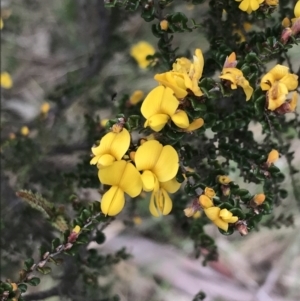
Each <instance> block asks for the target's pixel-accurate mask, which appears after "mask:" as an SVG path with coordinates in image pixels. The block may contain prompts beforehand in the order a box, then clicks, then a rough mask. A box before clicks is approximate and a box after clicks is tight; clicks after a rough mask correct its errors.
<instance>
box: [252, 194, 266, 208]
mask: <svg viewBox="0 0 300 301" xmlns="http://www.w3.org/2000/svg"><path fill="white" fill-rule="evenodd" d="M265 199H266V196H265V194H263V193H259V194H256V195H255V196H254V197H253V198H252V201H253V202H254V203H255V204H256V205H257V206H260V205H261V204H262V203H263V202H264V201H265Z"/></svg>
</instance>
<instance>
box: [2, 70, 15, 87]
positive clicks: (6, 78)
mask: <svg viewBox="0 0 300 301" xmlns="http://www.w3.org/2000/svg"><path fill="white" fill-rule="evenodd" d="M0 83H1V87H2V88H3V89H10V88H11V87H12V86H13V81H12V79H11V76H10V75H9V73H7V72H1V76H0Z"/></svg>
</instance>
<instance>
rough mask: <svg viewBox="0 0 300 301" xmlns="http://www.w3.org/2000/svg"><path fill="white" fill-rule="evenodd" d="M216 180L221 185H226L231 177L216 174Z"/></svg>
mask: <svg viewBox="0 0 300 301" xmlns="http://www.w3.org/2000/svg"><path fill="white" fill-rule="evenodd" d="M217 180H218V182H219V183H220V184H223V185H228V184H229V183H230V182H231V179H230V178H229V177H228V176H218V177H217Z"/></svg>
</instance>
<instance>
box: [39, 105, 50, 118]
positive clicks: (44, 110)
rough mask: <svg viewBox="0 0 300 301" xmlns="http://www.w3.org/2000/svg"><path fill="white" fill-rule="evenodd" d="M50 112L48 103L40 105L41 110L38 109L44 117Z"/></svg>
mask: <svg viewBox="0 0 300 301" xmlns="http://www.w3.org/2000/svg"><path fill="white" fill-rule="evenodd" d="M49 110H50V104H49V102H44V103H43V104H42V105H41V108H40V111H41V113H42V114H44V115H47V114H48V112H49Z"/></svg>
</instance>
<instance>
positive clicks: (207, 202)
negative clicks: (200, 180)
mask: <svg viewBox="0 0 300 301" xmlns="http://www.w3.org/2000/svg"><path fill="white" fill-rule="evenodd" d="M199 203H200V205H201V207H202V208H210V207H213V206H214V203H213V202H212V200H211V199H210V198H209V197H207V196H206V195H204V194H202V195H200V197H199Z"/></svg>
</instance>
